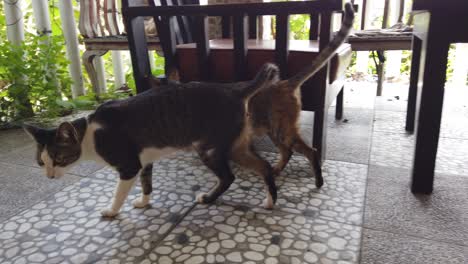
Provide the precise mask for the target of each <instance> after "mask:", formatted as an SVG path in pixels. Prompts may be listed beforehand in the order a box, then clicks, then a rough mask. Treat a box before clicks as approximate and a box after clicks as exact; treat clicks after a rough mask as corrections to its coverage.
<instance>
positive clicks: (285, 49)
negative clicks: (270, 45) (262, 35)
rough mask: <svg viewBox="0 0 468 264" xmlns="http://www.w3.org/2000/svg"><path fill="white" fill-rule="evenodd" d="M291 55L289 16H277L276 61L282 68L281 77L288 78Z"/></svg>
mask: <svg viewBox="0 0 468 264" xmlns="http://www.w3.org/2000/svg"><path fill="white" fill-rule="evenodd" d="M288 54H289V15H284V14H281V15H278V16H276V42H275V60H276V63H277V64H278V66H279V67H280V71H281V77H282V78H283V79H286V78H287V66H288Z"/></svg>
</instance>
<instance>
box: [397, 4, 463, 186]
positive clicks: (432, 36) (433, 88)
mask: <svg viewBox="0 0 468 264" xmlns="http://www.w3.org/2000/svg"><path fill="white" fill-rule="evenodd" d="M413 11H414V12H415V14H414V34H413V58H412V66H411V77H410V78H411V79H410V88H409V96H408V110H407V117H406V118H407V119H406V130H408V131H410V132H413V131H414V130H415V131H416V144H415V152H414V160H413V168H412V183H411V190H412V191H413V192H415V193H426V194H428V193H431V192H432V190H433V185H434V169H435V161H436V156H437V147H438V142H439V132H440V121H441V116H442V105H443V98H444V84H445V80H446V70H447V57H448V50H449V45H450V44H451V43H454V42H468V27H467V26H466V25H468V2H467V1H462V0H445V1H438V0H416V1H415V2H414V3H413Z"/></svg>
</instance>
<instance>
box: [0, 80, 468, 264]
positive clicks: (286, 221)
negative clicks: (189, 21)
mask: <svg viewBox="0 0 468 264" xmlns="http://www.w3.org/2000/svg"><path fill="white" fill-rule="evenodd" d="M406 94H407V85H402V84H386V86H385V88H384V95H383V96H382V97H379V98H376V97H375V84H373V83H364V82H352V83H349V84H348V85H347V86H346V90H345V108H344V109H345V110H344V111H345V113H344V117H343V120H342V121H335V119H334V118H333V110H334V109H331V110H330V113H329V119H328V125H329V130H328V138H327V141H328V149H327V160H326V162H325V164H324V167H323V170H324V175H323V176H324V180H325V185H324V186H323V187H322V188H321V189H316V188H315V185H314V179H313V177H310V176H311V169H310V167H309V165H308V163H307V161H306V159H305V158H303V157H302V156H298V155H296V156H293V158H292V160H291V162H290V163H289V164H288V166H287V167H286V169H285V171H284V172H283V173H282V174H281V176H279V177H278V178H277V184H278V186H279V195H278V197H279V198H278V203H277V206H276V208H275V210H273V211H267V210H263V209H262V208H261V205H260V204H261V201H262V199H263V195H264V193H263V183H262V181H261V179H259V178H258V177H256V176H255V175H254V174H252V173H249V172H246V171H243V170H240V169H239V168H237V167H234V172H235V174H236V175H237V179H236V181H235V183H234V184H233V185H232V186H231V188H230V189H229V191H228V192H227V193H226V194H224V195H223V196H222V198H221V199H220V200H219V201H217V202H216V203H215V204H212V205H198V204H195V203H194V197H195V195H196V194H197V193H198V192H200V191H206V190H208V189H209V188H211V187H213V186H214V183H215V182H214V176H213V175H212V174H211V173H210V172H209V171H208V169H206V168H205V167H204V166H203V165H202V164H201V162H200V161H199V160H198V159H197V157H196V156H195V155H194V154H193V153H180V155H177V156H176V157H175V158H171V159H164V160H162V161H160V162H158V163H156V166H155V168H154V172H153V173H154V177H153V180H154V183H153V186H154V192H153V195H152V200H151V207H149V208H145V209H134V208H132V206H131V201H132V200H133V199H135V198H136V195H137V194H139V192H140V187H139V186H137V187H136V188H135V189H134V190H133V192H132V193H131V195H130V197H129V199H128V201H127V203H126V205H125V206H124V208H123V209H122V211H121V214H119V216H118V217H117V218H116V219H114V220H107V219H103V218H101V215H100V210H101V209H103V208H105V207H107V206H108V205H109V204H110V199H111V198H112V194H113V190H114V185H115V182H116V179H117V175H116V174H115V172H113V171H112V170H110V169H109V168H103V167H102V166H100V165H97V164H94V163H85V164H82V165H80V166H78V167H76V168H74V169H73V170H72V171H71V172H70V173H69V174H67V175H66V176H65V177H63V178H61V179H56V180H49V179H47V178H46V177H44V176H43V172H42V170H40V169H39V168H38V167H37V165H36V164H35V162H34V161H33V158H32V157H33V154H34V151H33V149H34V146H33V144H32V142H31V140H30V139H29V138H28V137H27V136H26V135H25V134H24V133H23V132H22V131H20V130H9V131H0V146H1V149H0V263H2V264H6V263H112V264H114V263H187V264H188V263H325V264H326V263H339V264H345V263H386V264H387V263H411V264H416V263H444V264H445V263H468V240H467V239H466V238H468V102H467V101H466V98H468V88H467V87H464V89H461V88H456V87H455V88H447V92H446V96H445V101H446V103H445V106H444V114H443V125H442V132H441V139H440V144H439V153H438V159H437V168H436V182H435V190H434V193H433V194H432V195H431V196H415V195H413V194H411V192H410V191H409V182H410V176H409V172H410V171H409V168H410V166H411V159H412V154H413V153H412V149H413V144H414V136H412V135H408V134H406V133H405V131H404V120H405V111H406ZM463 99H464V100H465V101H463ZM305 120H307V119H305ZM302 130H303V132H304V133H306V134H308V133H310V132H311V131H312V127H311V125H310V123H308V122H304V123H303V124H302ZM260 148H261V150H263V151H262V153H261V154H262V155H263V156H264V157H265V158H267V159H268V160H270V161H275V160H276V159H277V154H276V153H274V152H271V151H268V150H269V148H263V147H262V146H260Z"/></svg>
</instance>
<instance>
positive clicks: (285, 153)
mask: <svg viewBox="0 0 468 264" xmlns="http://www.w3.org/2000/svg"><path fill="white" fill-rule="evenodd" d="M270 138H271V139H272V141H273V143H275V145H276V147H277V148H278V149H279V154H280V160H279V161H278V163H276V165H275V166H274V167H273V175H275V176H278V175H279V174H280V173H281V171H282V170H284V167H286V165H287V164H288V162H289V160H290V159H291V155H292V153H293V152H292V146H291V145H289V146H288V145H286V144H284V143H282V142H280V141H277V140H274V139H273V138H272V137H270Z"/></svg>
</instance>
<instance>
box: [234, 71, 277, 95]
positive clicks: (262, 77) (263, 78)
mask: <svg viewBox="0 0 468 264" xmlns="http://www.w3.org/2000/svg"><path fill="white" fill-rule="evenodd" d="M278 80H279V69H278V66H276V65H274V64H272V63H265V64H264V65H263V66H262V68H261V69H260V70H259V71H258V73H257V75H256V76H255V78H254V79H253V80H252V81H250V82H249V84H248V85H247V86H246V87H245V88H243V89H242V90H240V96H241V97H242V98H243V99H249V98H250V97H252V96H254V95H255V94H256V93H257V92H258V91H260V90H261V89H263V88H265V87H268V86H270V85H272V84H274V83H276V82H277V81H278Z"/></svg>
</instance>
